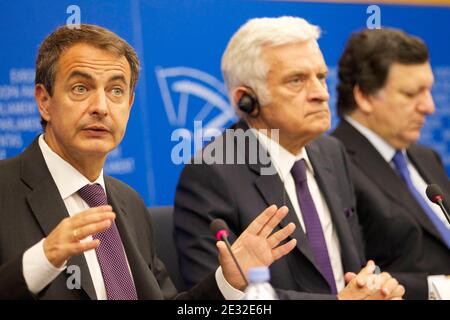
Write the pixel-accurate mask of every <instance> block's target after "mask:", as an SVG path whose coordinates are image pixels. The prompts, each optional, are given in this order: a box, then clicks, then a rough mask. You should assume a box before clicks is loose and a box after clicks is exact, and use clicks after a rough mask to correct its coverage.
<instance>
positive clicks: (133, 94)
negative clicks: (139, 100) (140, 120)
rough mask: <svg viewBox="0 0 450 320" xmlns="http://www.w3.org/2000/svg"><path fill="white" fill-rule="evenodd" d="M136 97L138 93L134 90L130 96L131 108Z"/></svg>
mask: <svg viewBox="0 0 450 320" xmlns="http://www.w3.org/2000/svg"><path fill="white" fill-rule="evenodd" d="M134 97H136V93H135V92H133V93H132V94H131V96H130V106H129V108H130V110H131V107H132V106H133V103H134Z"/></svg>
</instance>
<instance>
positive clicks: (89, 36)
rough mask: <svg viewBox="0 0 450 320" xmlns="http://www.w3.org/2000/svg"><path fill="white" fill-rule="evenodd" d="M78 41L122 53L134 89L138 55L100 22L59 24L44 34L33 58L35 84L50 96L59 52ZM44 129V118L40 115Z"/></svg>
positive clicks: (59, 55)
mask: <svg viewBox="0 0 450 320" xmlns="http://www.w3.org/2000/svg"><path fill="white" fill-rule="evenodd" d="M79 43H86V44H89V45H92V46H95V47H97V48H99V49H103V50H107V51H109V52H112V53H115V54H117V55H118V56H120V57H122V56H125V58H126V59H127V61H128V63H129V64H130V68H131V82H130V89H131V92H133V91H134V90H135V88H136V83H137V81H138V78H139V58H138V56H137V54H136V52H135V51H134V49H133V47H131V46H130V45H129V44H128V43H127V42H126V41H125V40H124V39H122V38H121V37H119V36H118V35H116V34H115V33H113V32H112V31H109V30H107V29H105V28H102V27H100V26H96V25H91V24H81V25H80V26H79V27H74V26H62V27H59V28H58V29H56V30H55V31H53V32H52V33H51V34H50V35H49V36H47V37H46V38H45V39H44V41H43V42H42V44H41V46H40V47H39V52H38V55H37V58H36V78H35V80H34V83H35V84H42V85H44V87H45V89H46V90H47V91H48V93H49V95H50V96H53V89H54V82H55V75H56V71H57V68H58V61H59V58H60V57H61V55H62V54H63V53H64V52H65V51H66V50H67V49H69V48H71V47H73V46H74V45H76V44H79ZM41 125H42V128H43V129H44V130H45V127H46V126H47V121H45V120H44V119H43V118H41Z"/></svg>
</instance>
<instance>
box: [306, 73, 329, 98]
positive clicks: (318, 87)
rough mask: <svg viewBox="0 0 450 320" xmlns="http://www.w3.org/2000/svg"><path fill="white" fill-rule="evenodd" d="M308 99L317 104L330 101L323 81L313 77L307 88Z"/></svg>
mask: <svg viewBox="0 0 450 320" xmlns="http://www.w3.org/2000/svg"><path fill="white" fill-rule="evenodd" d="M308 99H309V100H310V101H315V102H319V103H323V102H327V101H328V100H330V94H329V93H328V88H327V85H326V82H325V80H323V81H322V80H319V79H318V78H316V77H314V78H313V79H312V80H311V81H310V83H309V88H308Z"/></svg>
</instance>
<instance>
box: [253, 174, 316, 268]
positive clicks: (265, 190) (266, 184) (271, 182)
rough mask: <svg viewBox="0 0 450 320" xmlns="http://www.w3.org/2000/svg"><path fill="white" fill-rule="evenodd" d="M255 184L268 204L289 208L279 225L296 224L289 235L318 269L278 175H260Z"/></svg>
mask: <svg viewBox="0 0 450 320" xmlns="http://www.w3.org/2000/svg"><path fill="white" fill-rule="evenodd" d="M255 186H256V188H257V189H258V190H259V192H260V193H261V196H262V197H263V199H264V201H265V202H266V204H267V205H268V206H269V205H272V204H276V205H277V206H278V207H281V206H283V205H285V206H287V207H288V208H289V212H288V215H287V216H286V218H284V219H283V220H282V221H281V222H280V225H281V226H282V227H285V226H286V225H288V224H289V223H291V222H293V223H294V224H295V225H296V228H295V231H294V233H293V234H292V235H291V238H293V239H297V249H299V250H300V252H302V253H303V254H304V255H305V256H306V257H307V258H308V260H309V261H310V262H311V263H312V264H313V265H314V266H315V267H316V269H317V270H319V268H318V266H317V265H316V263H315V261H314V255H313V253H312V251H311V248H310V247H309V244H308V239H307V237H306V234H305V232H304V231H303V229H302V226H301V224H300V221H299V220H298V218H297V215H296V213H295V211H294V207H293V206H292V203H291V201H290V199H289V196H288V194H287V193H286V190H285V188H284V185H283V183H282V182H281V179H280V177H279V175H278V174H274V175H260V176H259V177H257V179H256V180H255Z"/></svg>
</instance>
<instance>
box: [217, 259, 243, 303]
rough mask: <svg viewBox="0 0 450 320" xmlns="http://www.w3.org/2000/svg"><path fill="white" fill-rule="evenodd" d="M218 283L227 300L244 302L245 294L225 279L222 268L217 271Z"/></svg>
mask: <svg viewBox="0 0 450 320" xmlns="http://www.w3.org/2000/svg"><path fill="white" fill-rule="evenodd" d="M216 282H217V286H218V287H219V290H220V292H221V293H222V295H223V296H224V298H225V300H242V299H243V298H244V292H242V291H241V290H238V289H235V288H234V287H233V286H232V285H231V284H229V283H228V281H227V280H226V279H225V277H224V275H223V272H222V267H219V268H217V270H216Z"/></svg>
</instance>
